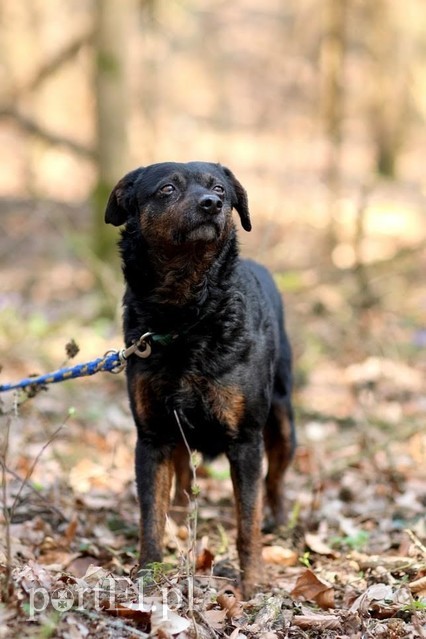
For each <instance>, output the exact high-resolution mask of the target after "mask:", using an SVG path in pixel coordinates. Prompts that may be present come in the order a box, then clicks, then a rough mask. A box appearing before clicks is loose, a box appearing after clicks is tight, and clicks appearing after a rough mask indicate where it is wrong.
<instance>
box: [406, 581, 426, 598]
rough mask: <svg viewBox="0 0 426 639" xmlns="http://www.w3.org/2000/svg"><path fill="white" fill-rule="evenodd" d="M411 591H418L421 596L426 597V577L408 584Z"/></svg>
mask: <svg viewBox="0 0 426 639" xmlns="http://www.w3.org/2000/svg"><path fill="white" fill-rule="evenodd" d="M408 587H409V589H410V590H411V592H414V593H416V595H418V596H419V597H426V577H420V579H415V580H414V581H412V582H411V583H409V584H408Z"/></svg>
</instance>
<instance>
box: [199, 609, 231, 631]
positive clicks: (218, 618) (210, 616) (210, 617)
mask: <svg viewBox="0 0 426 639" xmlns="http://www.w3.org/2000/svg"><path fill="white" fill-rule="evenodd" d="M204 617H205V618H206V619H207V621H208V622H209V624H210V625H211V626H212V628H215V629H216V630H220V629H221V628H222V627H223V622H224V621H225V618H226V609H225V608H222V609H221V610H217V609H214V610H206V611H205V612H204Z"/></svg>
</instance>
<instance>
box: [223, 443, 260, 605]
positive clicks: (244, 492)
mask: <svg viewBox="0 0 426 639" xmlns="http://www.w3.org/2000/svg"><path fill="white" fill-rule="evenodd" d="M262 453H263V443H262V438H261V436H260V434H259V435H258V434H255V435H253V439H252V440H251V441H248V442H244V443H243V442H235V443H232V445H231V446H230V448H229V450H228V453H227V455H228V459H229V462H230V466H231V477H232V483H233V486H234V495H235V505H236V511H237V528H238V530H237V550H238V556H239V559H240V568H241V582H242V591H243V596H244V597H245V598H249V597H250V596H251V595H252V594H253V592H254V588H255V584H256V583H257V582H258V581H259V579H260V578H261V576H262V574H261V573H262V559H261V544H260V527H261V518H262Z"/></svg>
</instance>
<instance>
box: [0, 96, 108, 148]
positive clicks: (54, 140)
mask: <svg viewBox="0 0 426 639" xmlns="http://www.w3.org/2000/svg"><path fill="white" fill-rule="evenodd" d="M1 118H11V119H13V120H14V121H15V122H16V124H17V125H18V126H20V127H21V129H23V130H24V131H26V132H27V133H30V134H32V135H36V136H37V137H39V138H41V139H42V140H44V141H45V142H48V143H49V144H53V145H56V146H64V147H66V148H68V149H69V150H70V151H73V153H76V154H77V155H80V156H82V157H85V158H87V159H89V160H94V159H96V153H95V151H94V150H93V149H90V148H88V147H86V146H84V145H83V144H79V143H78V142H75V140H70V139H69V138H66V137H64V136H61V135H56V133H52V132H51V131H48V130H47V129H46V128H45V127H43V126H42V125H41V124H39V123H38V122H36V121H35V120H33V119H31V118H29V117H28V116H26V115H23V114H22V113H19V111H17V110H16V109H15V108H12V107H10V106H6V107H4V108H3V109H1V110H0V119H1Z"/></svg>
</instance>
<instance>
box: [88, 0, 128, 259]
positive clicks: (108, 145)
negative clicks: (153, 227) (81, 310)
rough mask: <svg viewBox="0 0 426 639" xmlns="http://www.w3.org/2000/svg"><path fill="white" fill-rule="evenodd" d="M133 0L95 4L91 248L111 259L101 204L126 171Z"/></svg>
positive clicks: (102, 0)
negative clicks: (94, 158)
mask: <svg viewBox="0 0 426 639" xmlns="http://www.w3.org/2000/svg"><path fill="white" fill-rule="evenodd" d="M133 7H134V2H133V0H121V1H120V2H117V0H98V1H97V5H96V26H97V34H96V51H95V56H96V60H95V73H96V135H97V139H96V147H97V161H98V181H97V185H96V188H95V190H94V193H93V202H94V230H93V247H94V251H95V253H96V255H97V256H98V257H100V258H103V259H105V258H106V257H110V256H111V252H112V250H113V247H114V244H115V240H114V236H113V235H112V234H111V233H110V232H109V230H108V229H107V228H106V227H105V224H104V220H103V218H104V210H105V203H106V200H107V197H108V194H109V193H110V191H111V189H112V188H113V186H114V185H115V183H116V182H117V180H118V179H119V178H120V177H121V176H122V175H123V174H124V173H125V171H126V170H128V169H129V168H130V167H129V166H128V161H129V160H128V139H127V124H128V119H129V108H128V105H129V92H128V83H127V79H128V73H127V64H126V63H127V40H128V38H129V26H130V25H131V19H132V17H133V18H134V13H133Z"/></svg>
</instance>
